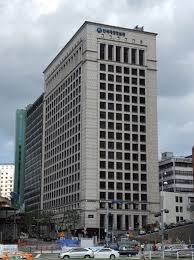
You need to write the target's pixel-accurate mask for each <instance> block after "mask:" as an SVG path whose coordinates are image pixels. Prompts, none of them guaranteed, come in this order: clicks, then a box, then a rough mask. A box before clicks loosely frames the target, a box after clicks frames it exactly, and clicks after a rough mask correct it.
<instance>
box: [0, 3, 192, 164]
mask: <svg viewBox="0 0 194 260" xmlns="http://www.w3.org/2000/svg"><path fill="white" fill-rule="evenodd" d="M193 14H194V1H192V0H185V1H177V0H147V1H146V0H97V1H95V0H94V1H93V0H71V1H70V0H68V1H66V0H31V1H30V0H0V24H1V30H0V80H1V83H0V86H1V95H0V105H1V107H0V144H1V149H0V162H2V163H5V162H13V161H14V143H15V137H14V135H15V112H16V109H17V108H25V106H26V105H27V104H29V103H33V102H34V101H35V99H36V98H37V97H38V96H39V95H40V94H41V93H42V91H43V74H42V71H43V70H44V68H45V67H46V66H47V65H48V63H49V62H50V61H51V60H52V59H53V58H54V56H55V55H56V54H57V53H58V51H59V50H60V49H61V48H62V47H63V46H64V44H65V43H66V42H67V41H68V39H69V38H70V37H71V36H72V35H73V34H74V33H75V32H76V30H77V29H78V28H79V27H80V26H81V25H82V23H83V22H84V21H85V20H90V21H94V22H99V23H107V24H112V25H118V26H124V27H129V28H133V27H134V26H135V25H139V26H144V28H145V30H146V31H153V32H157V33H158V36H157V60H158V85H157V88H158V130H159V153H160V152H163V151H172V152H174V153H175V154H177V155H188V154H190V153H191V148H192V145H193V144H194V42H193V40H194V29H193V24H194V15H193Z"/></svg>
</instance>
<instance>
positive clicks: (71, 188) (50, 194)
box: [44, 183, 80, 200]
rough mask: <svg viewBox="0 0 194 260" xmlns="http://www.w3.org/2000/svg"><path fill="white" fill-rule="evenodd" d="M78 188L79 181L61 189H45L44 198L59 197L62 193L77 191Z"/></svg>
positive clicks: (67, 193)
mask: <svg viewBox="0 0 194 260" xmlns="http://www.w3.org/2000/svg"><path fill="white" fill-rule="evenodd" d="M79 189H80V184H79V183H74V184H73V185H70V186H66V187H64V188H63V189H58V190H54V191H53V192H50V190H49V189H45V194H44V199H45V200H48V199H52V198H55V197H60V196H63V195H69V194H70V193H74V192H77V191H79ZM46 192H48V193H46Z"/></svg>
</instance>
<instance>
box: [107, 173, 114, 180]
mask: <svg viewBox="0 0 194 260" xmlns="http://www.w3.org/2000/svg"><path fill="white" fill-rule="evenodd" d="M108 179H109V180H114V172H108Z"/></svg>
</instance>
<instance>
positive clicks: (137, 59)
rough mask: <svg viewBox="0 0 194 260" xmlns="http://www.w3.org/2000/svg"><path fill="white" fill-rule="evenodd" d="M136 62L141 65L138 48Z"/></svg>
mask: <svg viewBox="0 0 194 260" xmlns="http://www.w3.org/2000/svg"><path fill="white" fill-rule="evenodd" d="M135 64H137V65H139V50H138V49H136V62H135Z"/></svg>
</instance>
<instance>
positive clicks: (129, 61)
mask: <svg viewBox="0 0 194 260" xmlns="http://www.w3.org/2000/svg"><path fill="white" fill-rule="evenodd" d="M128 63H129V64H131V48H129V51H128Z"/></svg>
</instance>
